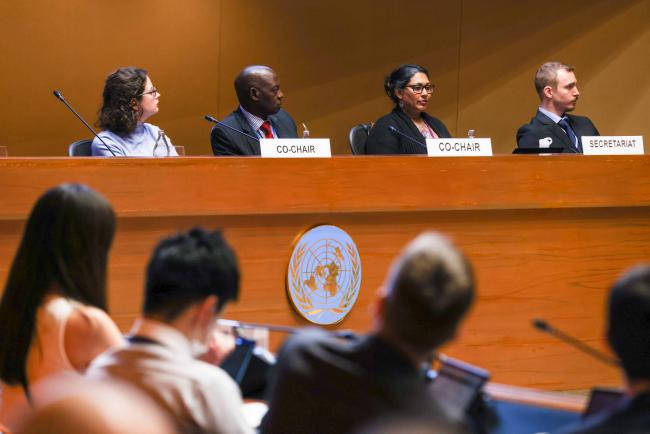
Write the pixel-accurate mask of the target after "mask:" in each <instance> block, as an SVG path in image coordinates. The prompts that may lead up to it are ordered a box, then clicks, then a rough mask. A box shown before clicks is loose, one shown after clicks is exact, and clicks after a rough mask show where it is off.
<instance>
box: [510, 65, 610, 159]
mask: <svg viewBox="0 0 650 434" xmlns="http://www.w3.org/2000/svg"><path fill="white" fill-rule="evenodd" d="M535 89H536V90H537V94H538V95H539V99H540V105H539V108H538V109H537V114H536V115H535V117H534V118H532V119H531V121H530V123H528V124H526V125H523V126H521V127H520V128H519V130H518V131H517V146H518V147H519V148H549V147H551V148H562V152H563V153H577V154H581V153H582V143H581V138H582V136H598V135H600V134H599V133H598V130H597V129H596V127H595V126H594V124H593V123H592V122H591V120H589V118H587V117H584V116H575V115H570V114H568V112H570V111H573V110H574V109H575V108H576V103H577V102H578V98H579V97H580V92H579V91H578V81H577V79H576V76H575V73H574V68H573V67H571V66H568V65H565V64H563V63H560V62H547V63H545V64H543V65H542V66H541V67H540V68H539V70H538V71H537V74H536V75H535Z"/></svg>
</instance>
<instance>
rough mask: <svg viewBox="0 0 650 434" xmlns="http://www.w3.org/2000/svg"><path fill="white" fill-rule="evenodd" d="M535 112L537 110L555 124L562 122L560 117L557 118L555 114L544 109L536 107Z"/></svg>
mask: <svg viewBox="0 0 650 434" xmlns="http://www.w3.org/2000/svg"><path fill="white" fill-rule="evenodd" d="M537 110H539V111H540V112H542V113H543V114H545V115H546V116H548V117H549V118H551V120H552V121H553V122H555V123H556V124H557V123H558V122H560V121H561V120H562V116H558V115H556V114H555V113H553V112H550V111H548V110H546V109H545V108H542V107H538V108H537Z"/></svg>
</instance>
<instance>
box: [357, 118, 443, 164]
mask: <svg viewBox="0 0 650 434" xmlns="http://www.w3.org/2000/svg"><path fill="white" fill-rule="evenodd" d="M422 118H423V119H424V122H426V123H427V124H428V125H429V126H430V127H431V129H432V130H433V131H435V132H436V134H437V135H438V137H441V138H449V137H451V134H449V131H448V130H447V127H445V124H443V123H442V121H441V120H440V119H437V118H434V117H433V116H430V115H428V114H426V113H422ZM389 126H393V127H395V128H396V129H398V130H399V131H401V132H402V133H404V134H406V135H407V136H409V137H412V138H413V139H415V140H417V141H418V142H420V143H422V144H423V145H425V146H422V145H419V144H417V143H414V142H413V140H409V139H407V138H405V137H402V136H399V135H397V134H395V133H393V132H391V131H390V130H389V129H388V127H389ZM426 153H427V148H426V139H425V138H424V136H423V135H422V134H421V133H420V130H418V127H416V126H415V124H414V123H413V121H411V118H409V117H408V115H407V114H406V113H404V112H403V111H402V109H400V108H399V107H395V108H394V109H393V111H392V112H390V113H388V114H387V115H386V116H384V117H381V118H379V119H378V120H377V122H375V125H374V126H373V127H372V129H371V130H370V134H369V135H368V140H367V141H366V154H426Z"/></svg>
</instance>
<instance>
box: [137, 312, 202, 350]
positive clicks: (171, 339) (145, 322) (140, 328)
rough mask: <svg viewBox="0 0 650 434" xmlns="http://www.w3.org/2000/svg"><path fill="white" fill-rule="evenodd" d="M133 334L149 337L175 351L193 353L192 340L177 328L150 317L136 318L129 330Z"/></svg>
mask: <svg viewBox="0 0 650 434" xmlns="http://www.w3.org/2000/svg"><path fill="white" fill-rule="evenodd" d="M129 335H131V336H141V337H144V338H149V339H151V340H153V341H155V342H157V343H159V344H161V345H163V346H165V347H167V348H168V349H170V350H172V351H173V352H179V353H181V354H187V355H190V356H191V355H192V348H191V346H190V341H189V340H188V339H187V338H186V337H185V335H184V334H183V333H181V332H180V331H178V330H177V329H176V328H174V327H172V326H170V325H169V324H165V323H163V322H160V321H156V320H153V319H150V318H140V319H138V320H136V322H135V323H134V324H133V327H131V331H130V332H129Z"/></svg>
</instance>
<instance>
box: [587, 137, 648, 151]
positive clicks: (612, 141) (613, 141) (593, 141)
mask: <svg viewBox="0 0 650 434" xmlns="http://www.w3.org/2000/svg"><path fill="white" fill-rule="evenodd" d="M582 150H583V153H584V154H585V155H642V154H643V136H582Z"/></svg>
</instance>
